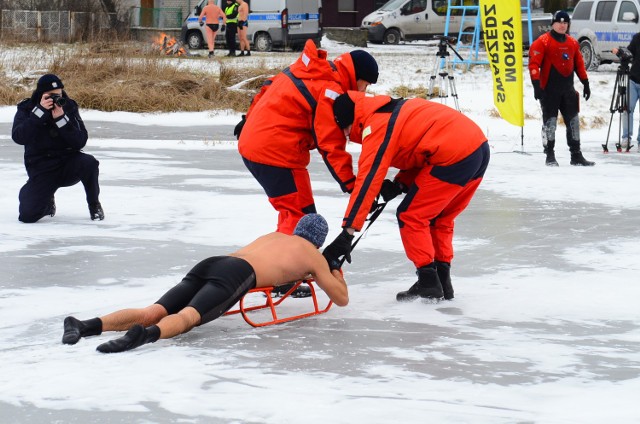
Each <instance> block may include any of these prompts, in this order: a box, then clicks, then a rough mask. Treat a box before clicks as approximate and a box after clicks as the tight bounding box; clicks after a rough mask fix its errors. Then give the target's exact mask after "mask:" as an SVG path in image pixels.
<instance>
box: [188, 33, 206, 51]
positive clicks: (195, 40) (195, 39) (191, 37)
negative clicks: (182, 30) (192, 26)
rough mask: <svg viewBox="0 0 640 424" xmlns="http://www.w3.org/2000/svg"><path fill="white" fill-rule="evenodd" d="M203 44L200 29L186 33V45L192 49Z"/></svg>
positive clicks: (199, 47) (198, 47)
mask: <svg viewBox="0 0 640 424" xmlns="http://www.w3.org/2000/svg"><path fill="white" fill-rule="evenodd" d="M203 44H204V40H203V39H202V34H201V33H200V31H191V32H190V33H189V34H187V45H188V46H189V48H190V49H192V50H197V49H201V48H202V46H203Z"/></svg>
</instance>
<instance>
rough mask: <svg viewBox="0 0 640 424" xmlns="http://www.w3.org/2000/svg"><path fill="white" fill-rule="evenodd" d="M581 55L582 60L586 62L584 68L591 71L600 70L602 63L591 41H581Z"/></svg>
mask: <svg viewBox="0 0 640 424" xmlns="http://www.w3.org/2000/svg"><path fill="white" fill-rule="evenodd" d="M580 53H581V54H582V59H583V60H584V67H585V68H586V69H587V70H588V71H590V70H594V69H597V68H598V65H600V61H599V60H598V57H597V56H596V52H595V50H594V49H593V44H591V41H589V40H588V39H587V40H582V41H580Z"/></svg>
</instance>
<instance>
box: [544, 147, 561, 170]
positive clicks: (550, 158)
mask: <svg viewBox="0 0 640 424" xmlns="http://www.w3.org/2000/svg"><path fill="white" fill-rule="evenodd" d="M544 163H545V165H547V166H560V165H559V164H558V161H557V160H556V154H555V153H554V152H553V150H552V151H550V152H547V159H545V162H544Z"/></svg>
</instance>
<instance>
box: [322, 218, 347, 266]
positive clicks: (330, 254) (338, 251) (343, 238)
mask: <svg viewBox="0 0 640 424" xmlns="http://www.w3.org/2000/svg"><path fill="white" fill-rule="evenodd" d="M352 240H353V235H351V234H349V233H348V232H347V230H346V229H344V228H343V229H342V232H341V233H340V234H339V235H338V237H336V239H335V240H334V241H332V242H331V244H330V245H329V246H327V247H326V248H325V249H324V252H322V255H323V256H324V257H325V259H326V260H327V263H328V264H329V268H330V269H331V270H334V269H340V257H342V256H344V258H345V259H346V261H347V262H349V263H351V241H352Z"/></svg>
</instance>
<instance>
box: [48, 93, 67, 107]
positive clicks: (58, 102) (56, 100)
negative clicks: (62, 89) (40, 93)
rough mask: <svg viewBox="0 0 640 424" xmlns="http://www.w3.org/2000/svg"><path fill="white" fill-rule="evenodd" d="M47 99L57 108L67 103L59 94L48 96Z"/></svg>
mask: <svg viewBox="0 0 640 424" xmlns="http://www.w3.org/2000/svg"><path fill="white" fill-rule="evenodd" d="M49 98H50V99H51V100H53V104H54V105H57V106H60V107H62V106H64V105H65V104H66V103H67V99H65V98H64V97H62V96H61V95H60V94H49Z"/></svg>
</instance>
